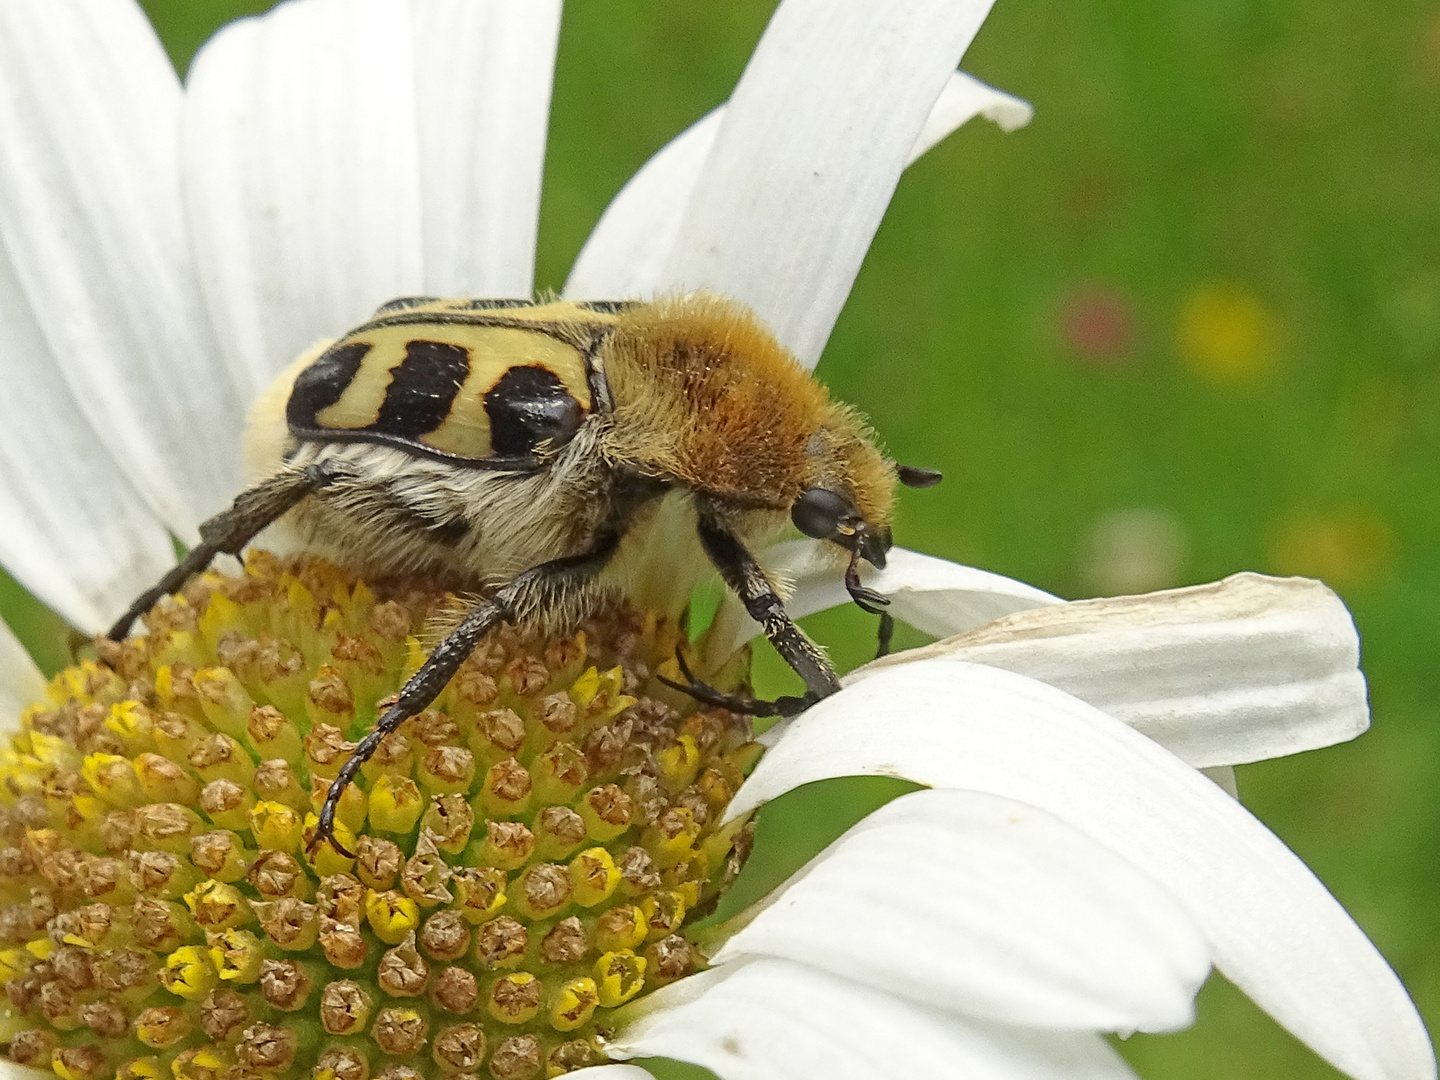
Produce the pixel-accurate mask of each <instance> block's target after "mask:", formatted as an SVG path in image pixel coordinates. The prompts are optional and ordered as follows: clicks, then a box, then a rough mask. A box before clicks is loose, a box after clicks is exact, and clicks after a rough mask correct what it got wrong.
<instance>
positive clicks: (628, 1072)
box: [565, 1065, 654, 1080]
mask: <svg viewBox="0 0 1440 1080" xmlns="http://www.w3.org/2000/svg"><path fill="white" fill-rule="evenodd" d="M565 1075H566V1076H568V1077H573V1078H574V1080H654V1077H653V1076H652V1075H651V1074H650V1073H649V1072H647V1071H646V1070H644V1069H642V1068H640V1066H639V1065H592V1066H590V1067H589V1068H588V1069H576V1070H575V1071H574V1072H569V1073H566V1074H565Z"/></svg>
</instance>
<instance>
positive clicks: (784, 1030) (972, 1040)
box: [608, 960, 1133, 1080]
mask: <svg viewBox="0 0 1440 1080" xmlns="http://www.w3.org/2000/svg"><path fill="white" fill-rule="evenodd" d="M640 1006H641V1008H642V1009H643V1010H644V1015H643V1016H642V1017H641V1018H640V1019H639V1020H637V1021H635V1022H634V1023H632V1024H629V1025H628V1026H626V1027H625V1028H623V1029H622V1030H621V1031H620V1033H619V1036H618V1037H617V1039H616V1040H615V1042H614V1043H613V1045H612V1047H610V1048H608V1049H610V1052H611V1053H612V1055H614V1056H622V1057H624V1056H649V1055H655V1056H661V1057H670V1058H677V1059H679V1060H680V1061H689V1062H693V1063H695V1064H696V1065H703V1066H705V1067H706V1068H708V1069H711V1070H713V1071H714V1072H715V1074H716V1075H718V1076H719V1077H721V1078H722V1080H794V1078H795V1077H821V1076H823V1077H825V1078H826V1080H874V1078H875V1077H901V1076H906V1077H910V1076H913V1077H937V1078H938V1077H946V1076H956V1077H965V1078H966V1080H1011V1078H1013V1080H1052V1078H1053V1080H1060V1078H1067V1080H1069V1078H1079V1077H1095V1078H1097V1080H1098V1078H1110V1077H1114V1078H1117V1080H1118V1078H1121V1077H1131V1076H1133V1074H1132V1073H1131V1072H1130V1070H1129V1069H1127V1068H1126V1067H1125V1065H1124V1064H1123V1063H1122V1062H1121V1061H1120V1060H1119V1058H1118V1057H1117V1056H1116V1055H1115V1053H1114V1051H1112V1050H1111V1049H1110V1048H1109V1047H1108V1046H1106V1045H1105V1043H1104V1041H1103V1040H1102V1039H1100V1038H1099V1037H1098V1036H1095V1035H1092V1034H1089V1033H1085V1034H1076V1033H1070V1032H1044V1031H1037V1030H1030V1029H1025V1028H1009V1027H1002V1026H1000V1025H998V1024H989V1023H986V1022H985V1021H981V1020H972V1019H969V1018H961V1017H957V1016H955V1015H953V1014H950V1015H947V1014H942V1013H937V1012H933V1011H931V1010H929V1009H925V1008H922V1007H921V1006H918V1005H914V1004H911V1003H910V1002H906V1001H902V1000H900V999H899V998H895V997H891V996H890V995H888V994H886V993H884V992H882V991H879V990H875V989H872V988H870V987H865V986H860V985H858V984H856V983H852V982H849V981H848V980H845V979H838V978H836V977H835V976H833V975H827V974H825V973H823V972H819V971H815V970H814V969H812V968H807V967H803V966H801V965H799V964H792V963H790V962H789V961H785V960H756V961H752V962H750V963H747V964H740V965H736V966H733V967H731V966H727V967H724V968H716V969H712V970H710V971H706V972H702V973H700V974H698V975H694V976H691V977H690V978H688V979H682V980H681V981H680V982H678V983H675V984H672V985H671V986H669V987H666V988H665V989H663V990H660V991H658V992H656V993H655V994H653V995H651V996H650V997H649V998H647V999H645V1000H644V1001H642V1002H641V1003H640ZM637 1011H639V1010H637Z"/></svg>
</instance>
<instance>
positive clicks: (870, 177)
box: [657, 0, 990, 367]
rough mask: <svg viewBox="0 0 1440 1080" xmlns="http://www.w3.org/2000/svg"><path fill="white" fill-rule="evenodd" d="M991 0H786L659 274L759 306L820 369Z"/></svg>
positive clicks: (681, 285)
mask: <svg viewBox="0 0 1440 1080" xmlns="http://www.w3.org/2000/svg"><path fill="white" fill-rule="evenodd" d="M989 10H990V2H989V0H912V2H911V3H907V4H876V3H873V2H871V0H785V2H784V3H782V4H781V5H780V6H779V8H777V9H776V12H775V14H774V16H773V17H772V18H771V20H770V24H769V26H767V27H766V29H765V33H764V35H763V36H762V37H761V39H760V44H759V45H758V46H757V47H756V49H755V53H754V55H753V56H752V57H751V58H750V63H749V64H748V65H747V66H746V68H745V72H744V74H743V75H742V76H741V77H740V81H739V83H738V84H737V85H736V87H735V92H734V93H733V94H731V96H730V101H729V104H728V106H727V108H726V110H725V116H724V119H723V120H722V121H721V122H720V129H719V131H718V132H717V133H716V136H715V144H714V147H713V148H712V149H711V151H710V154H709V156H708V157H707V158H706V162H705V168H704V169H703V171H702V173H701V176H700V179H699V181H698V183H697V184H696V185H695V188H694V192H693V194H692V196H691V198H690V200H689V202H688V204H687V206H686V209H685V215H684V217H683V218H682V220H681V224H680V230H679V233H678V235H677V237H676V240H675V243H674V245H673V247H672V249H671V254H670V258H669V259H668V260H667V263H666V267H665V270H664V271H663V273H662V275H661V278H660V280H659V281H658V282H657V285H658V286H659V287H660V288H662V289H676V290H682V291H683V290H688V289H709V290H711V291H714V292H718V293H721V294H723V295H726V296H732V297H734V298H735V299H737V300H739V301H741V302H742V303H744V304H747V305H748V306H750V307H751V308H753V309H754V310H755V312H756V314H757V315H759V316H760V318H761V320H762V321H763V322H765V323H766V324H767V325H768V326H770V328H771V329H772V330H774V331H775V333H776V336H777V337H778V338H779V339H780V341H781V342H782V343H783V344H785V345H786V346H787V347H788V348H790V349H791V350H792V351H793V352H794V353H795V355H796V357H797V358H798V359H799V361H800V363H802V364H803V365H805V366H806V367H814V365H815V361H816V360H817V359H818V358H819V356H820V351H821V349H822V348H823V347H824V344H825V341H826V339H827V338H828V337H829V336H830V329H831V327H832V326H833V325H834V323H835V318H836V316H837V315H838V314H839V312H840V308H841V307H842V306H843V304H844V302H845V298H846V297H847V296H848V295H849V293H850V286H851V284H852V283H853V281H854V279H855V274H856V273H857V272H858V271H859V269H860V262H861V260H862V259H863V258H864V255H865V252H866V249H868V248H869V246H870V240H871V238H872V237H873V236H874V234H875V230H876V228H877V227H878V226H879V224H880V219H881V217H882V216H883V214H884V212H885V208H886V206H887V205H888V204H889V202H890V196H891V195H892V193H893V192H894V190H895V185H896V183H897V182H898V181H899V178H900V174H901V172H902V171H903V170H904V168H905V164H906V162H907V161H908V160H909V156H910V151H911V149H912V148H913V147H914V145H915V140H916V138H917V137H918V136H919V134H920V130H921V127H922V126H923V124H924V122H925V118H926V116H928V115H929V113H930V109H931V107H932V106H933V105H934V104H935V101H936V99H937V98H938V97H939V96H940V92H941V90H943V89H944V87H945V83H946V81H947V80H948V79H949V78H950V75H951V73H952V72H953V71H954V70H955V67H956V65H957V64H958V62H959V60H960V57H961V55H963V53H964V52H965V49H966V48H967V47H968V46H969V44H970V40H971V38H973V37H974V35H975V32H976V31H977V30H978V29H979V28H980V23H981V22H982V21H983V20H984V18H985V16H986V14H987V13H988V12H989Z"/></svg>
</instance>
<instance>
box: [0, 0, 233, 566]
mask: <svg viewBox="0 0 1440 1080" xmlns="http://www.w3.org/2000/svg"><path fill="white" fill-rule="evenodd" d="M179 110H180V86H179V83H178V82H177V81H176V78H175V73H174V70H173V69H172V68H171V66H170V62H169V60H167V59H166V57H165V54H164V53H163V52H162V51H161V49H160V44H159V42H158V41H157V40H156V38H155V34H154V32H153V31H152V30H151V28H150V24H149V23H148V22H147V21H146V20H145V16H144V15H143V14H142V13H141V11H140V9H139V7H138V6H137V5H135V4H134V3H131V2H130V0H7V2H6V3H4V4H0V131H4V133H5V136H4V138H3V139H0V236H3V238H4V243H5V247H6V249H7V250H8V251H9V255H10V259H11V261H12V263H13V265H14V268H15V271H16V274H17V277H18V279H19V282H20V285H21V288H22V289H23V290H24V293H25V296H26V297H27V298H28V300H29V303H30V306H31V308H32V309H33V310H34V311H35V313H36V316H37V320H38V323H39V326H40V328H41V330H42V332H43V334H44V336H45V339H46V342H47V343H48V345H49V347H50V352H51V355H52V356H53V357H54V359H55V362H56V363H57V364H58V365H59V367H60V370H61V371H62V372H63V373H64V375H65V379H66V381H67V382H68V383H69V384H70V386H71V387H72V389H73V391H74V395H75V397H74V400H75V403H76V404H77V405H78V406H79V409H80V411H81V413H82V414H83V415H84V416H85V417H86V418H87V419H88V421H89V422H90V424H91V426H92V427H93V428H94V429H95V431H96V432H97V433H98V434H99V436H100V440H101V442H102V443H103V445H104V446H105V447H106V448H107V449H108V451H109V452H110V454H111V455H113V456H114V458H115V459H116V461H117V462H119V465H120V468H121V470H122V471H123V472H124V473H125V475H126V476H128V477H129V479H130V481H131V483H132V484H133V485H134V486H135V487H136V488H137V489H139V490H140V491H141V492H143V493H144V495H145V497H146V499H147V500H149V502H150V504H151V505H152V506H153V507H154V509H155V511H156V512H157V513H158V514H160V515H161V517H163V519H164V520H165V521H166V523H167V524H169V525H170V527H171V528H172V529H174V530H175V531H176V532H177V533H178V534H180V535H181V536H182V537H184V538H186V539H189V540H192V541H193V540H194V539H195V537H196V535H197V534H196V533H195V525H196V523H197V522H198V521H199V520H200V519H201V518H203V517H205V516H208V515H209V514H210V513H213V512H214V511H216V510H218V509H220V507H221V506H223V505H224V504H225V503H226V501H228V499H229V498H230V497H231V496H232V495H233V493H234V490H235V486H236V483H237V481H238V479H239V475H240V471H239V462H238V460H237V458H236V454H235V446H236V444H237V441H238V435H239V431H240V421H241V403H240V399H239V396H238V395H237V394H236V392H235V388H234V386H233V384H232V383H231V382H230V381H229V379H228V377H227V375H226V372H225V368H224V367H223V365H222V363H221V360H220V358H219V353H218V350H217V349H216V346H215V341H214V338H213V336H212V334H211V332H210V328H209V322H208V319H207V318H206V315H205V309H204V305H203V303H202V301H201V297H200V294H199V292H198V290H197V288H196V286H195V278H194V267H193V263H192V261H191V255H190V250H189V246H188V243H187V239H186V235H185V226H184V220H183V215H182V213H181V209H180V183H179V173H178V167H177V149H176V123H177V120H178V117H179Z"/></svg>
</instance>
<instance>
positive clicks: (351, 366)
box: [285, 341, 370, 430]
mask: <svg viewBox="0 0 1440 1080" xmlns="http://www.w3.org/2000/svg"><path fill="white" fill-rule="evenodd" d="M369 351H370V346H369V345H368V344H366V343H365V342H363V341H342V342H339V343H338V344H335V345H332V346H331V347H330V348H328V349H326V350H325V351H324V352H323V353H321V354H320V357H319V359H317V360H316V361H315V362H314V363H313V364H311V365H310V366H309V367H307V368H306V369H305V370H304V371H302V372H301V373H300V375H299V377H298V378H297V379H296V380H295V385H294V386H292V387H291V388H290V400H289V401H288V402H286V404H285V420H286V423H288V424H289V425H290V428H291V430H297V429H298V430H310V429H313V428H316V427H318V426H319V424H318V423H317V422H316V420H315V415H316V414H317V413H319V412H320V411H321V410H323V409H328V408H329V407H330V406H331V405H334V404H335V403H336V402H337V401H339V400H340V395H341V394H343V393H345V388H346V387H347V386H349V385H350V383H351V382H352V381H353V380H354V378H355V373H356V372H358V371H359V370H360V363H361V361H363V360H364V359H365V354H366V353H368V352H369Z"/></svg>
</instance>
